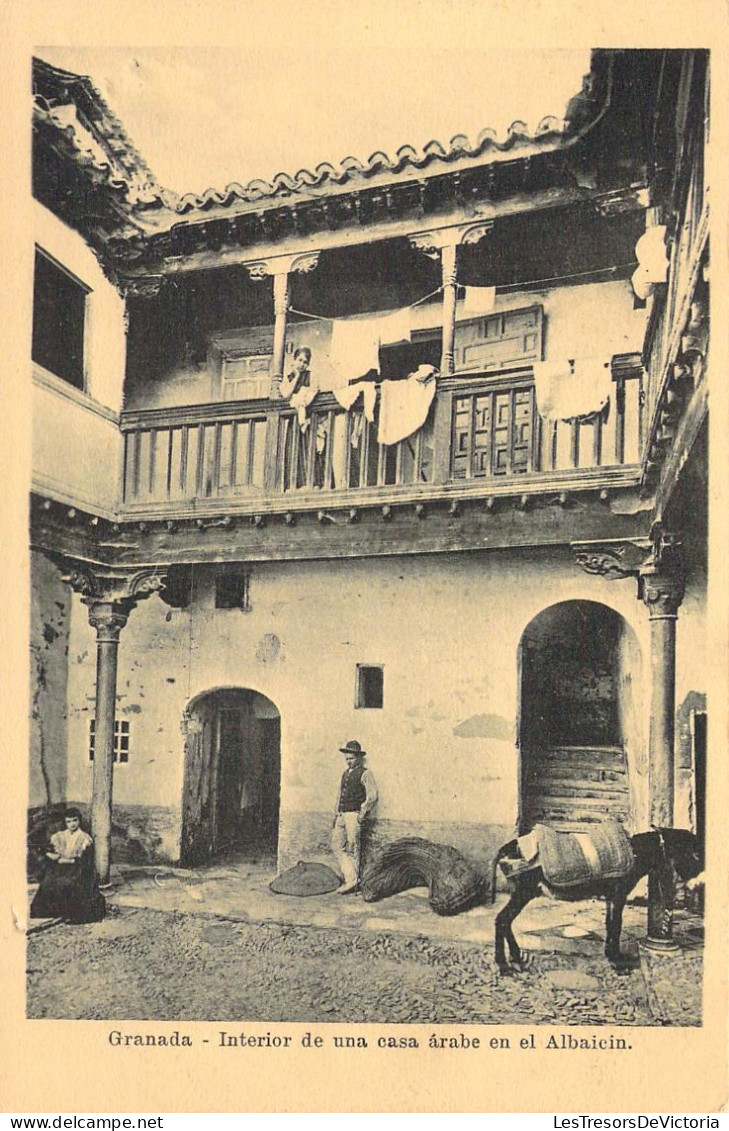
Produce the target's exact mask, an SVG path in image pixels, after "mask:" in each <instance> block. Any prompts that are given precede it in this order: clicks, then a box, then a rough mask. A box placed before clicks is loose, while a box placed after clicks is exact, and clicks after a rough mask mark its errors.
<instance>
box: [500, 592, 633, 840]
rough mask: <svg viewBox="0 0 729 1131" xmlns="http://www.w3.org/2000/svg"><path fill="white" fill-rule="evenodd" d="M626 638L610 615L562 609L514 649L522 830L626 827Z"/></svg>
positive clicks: (548, 613) (586, 606)
mask: <svg viewBox="0 0 729 1131" xmlns="http://www.w3.org/2000/svg"><path fill="white" fill-rule="evenodd" d="M639 669H640V656H639V649H638V644H637V641H636V639H635V636H634V634H633V632H632V630H631V629H630V627H629V626H628V624H627V623H626V621H625V620H624V619H623V617H621V616H620V614H619V613H616V612H615V611H614V610H613V609H610V608H608V607H607V606H605V605H601V604H598V603H597V602H594V601H563V602H561V603H560V604H557V605H553V606H551V607H550V608H548V609H545V610H544V611H543V612H541V613H539V615H538V616H536V617H535V618H534V620H532V621H531V623H530V624H529V625H528V626H527V628H526V629H525V630H524V634H523V636H522V639H521V643H520V670H521V717H520V727H519V744H520V750H521V766H520V791H519V799H520V813H519V823H520V826H521V828H522V829H527V828H530V827H531V826H532V825H533V824H535V823H536V822H538V821H544V822H546V823H548V824H552V825H554V826H555V827H557V828H561V829H566V830H570V829H572V830H579V829H580V828H581V827H584V825H586V824H589V823H591V822H594V821H599V820H604V819H605V818H606V817H612V818H614V819H615V820H618V821H621V822H622V823H624V824H627V823H630V818H631V782H630V780H629V773H628V770H629V765H630V761H631V758H630V755H631V754H632V753H634V752H635V748H636V746H637V744H638V743H639V734H638V725H639V724H638V718H639V710H638V703H637V694H638V689H637V687H636V677H637V674H638V672H639Z"/></svg>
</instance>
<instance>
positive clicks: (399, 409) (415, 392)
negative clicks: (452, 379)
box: [377, 365, 436, 444]
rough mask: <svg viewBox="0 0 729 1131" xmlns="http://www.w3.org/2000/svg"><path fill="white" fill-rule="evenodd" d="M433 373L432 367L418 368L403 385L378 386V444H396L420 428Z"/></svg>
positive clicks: (430, 394) (432, 386) (387, 383)
mask: <svg viewBox="0 0 729 1131" xmlns="http://www.w3.org/2000/svg"><path fill="white" fill-rule="evenodd" d="M435 373H436V370H435V369H434V367H433V366H432V365H421V366H420V367H419V368H418V369H417V370H416V371H415V373H411V374H410V376H409V377H408V378H407V379H406V380H405V381H383V382H382V385H381V386H380V423H379V427H378V431H377V441H378V443H380V444H397V443H398V442H399V441H400V440H404V439H406V438H407V437H408V436H412V434H413V433H414V432H417V431H418V429H420V428H422V427H423V425H424V424H425V421H426V418H427V416H428V411H429V409H430V406H431V404H432V403H433V397H434V396H435V386H436V381H435Z"/></svg>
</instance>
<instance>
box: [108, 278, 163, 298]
mask: <svg viewBox="0 0 729 1131" xmlns="http://www.w3.org/2000/svg"><path fill="white" fill-rule="evenodd" d="M163 280H164V276H163V275H147V276H145V277H144V278H142V277H139V278H134V279H132V278H128V277H127V278H125V277H124V276H120V277H119V288H120V290H121V292H122V294H123V295H124V297H125V298H156V297H157V295H158V294H159V292H160V290H161V288H162V283H163Z"/></svg>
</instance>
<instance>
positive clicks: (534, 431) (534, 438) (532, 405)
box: [527, 389, 542, 471]
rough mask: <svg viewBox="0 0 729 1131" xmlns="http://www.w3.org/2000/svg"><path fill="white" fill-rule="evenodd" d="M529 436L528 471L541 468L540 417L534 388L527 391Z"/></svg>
mask: <svg viewBox="0 0 729 1131" xmlns="http://www.w3.org/2000/svg"><path fill="white" fill-rule="evenodd" d="M529 418H530V425H529V427H530V436H531V443H530V445H529V462H528V464H527V470H528V471H541V468H542V418H541V416H540V415H539V411H538V409H537V398H536V396H535V394H534V389H530V391H529Z"/></svg>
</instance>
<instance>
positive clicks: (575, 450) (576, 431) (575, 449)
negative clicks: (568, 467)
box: [570, 420, 580, 467]
mask: <svg viewBox="0 0 729 1131" xmlns="http://www.w3.org/2000/svg"><path fill="white" fill-rule="evenodd" d="M570 430H571V435H570V461H571V463H572V466H573V467H579V466H580V422H579V420H573V421H572V422H571V424H570Z"/></svg>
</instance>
